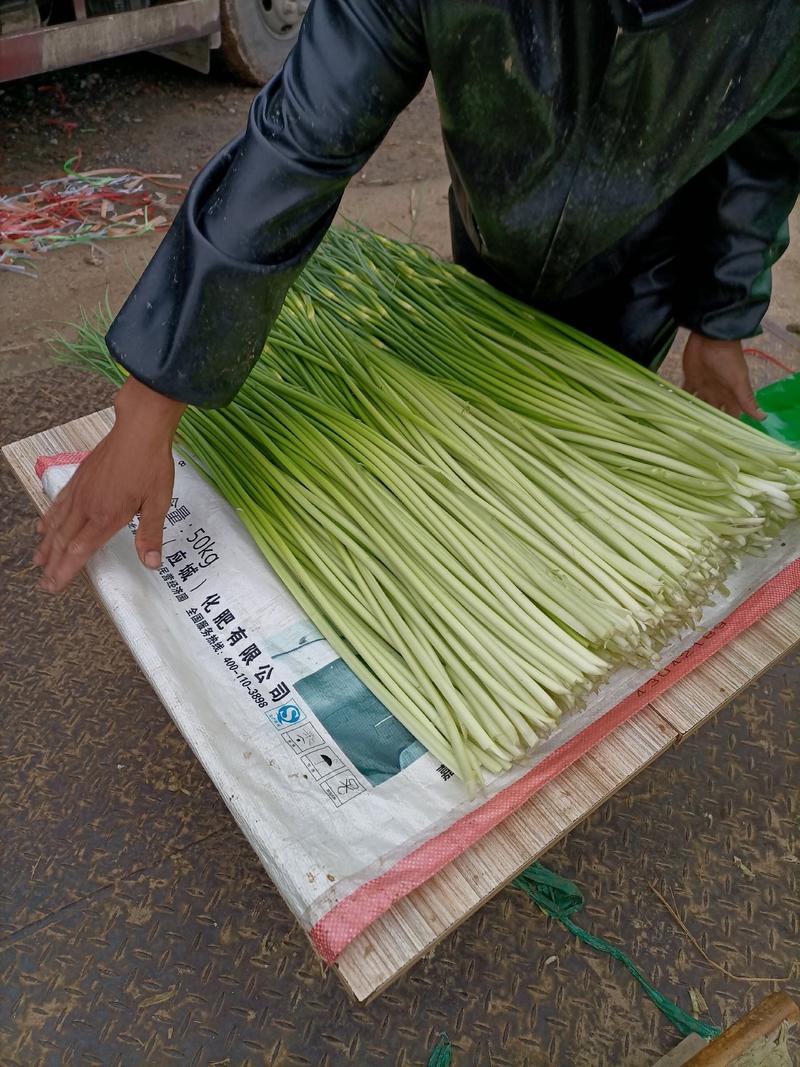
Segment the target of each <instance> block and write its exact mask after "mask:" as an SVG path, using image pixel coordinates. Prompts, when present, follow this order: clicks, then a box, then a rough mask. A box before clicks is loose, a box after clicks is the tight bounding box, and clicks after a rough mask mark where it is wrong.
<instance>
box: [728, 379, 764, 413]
mask: <svg viewBox="0 0 800 1067" xmlns="http://www.w3.org/2000/svg"><path fill="white" fill-rule="evenodd" d="M735 396H736V400H737V401H738V403H739V406H740V407H741V409H742V411H743V412H744V413H745V415H749V416H750V418H751V419H758V421H759V422H760V421H761V420H762V419H765V418H766V417H767V416H766V413H765V412H763V411H762V410H761V408H760V407H759V406H758V401H757V400H756V397H755V393H754V392H753V387H752V385H751V384H750V379H749V377H748V376H745V379H744V381H742V382H738V383H737V387H736V389H735Z"/></svg>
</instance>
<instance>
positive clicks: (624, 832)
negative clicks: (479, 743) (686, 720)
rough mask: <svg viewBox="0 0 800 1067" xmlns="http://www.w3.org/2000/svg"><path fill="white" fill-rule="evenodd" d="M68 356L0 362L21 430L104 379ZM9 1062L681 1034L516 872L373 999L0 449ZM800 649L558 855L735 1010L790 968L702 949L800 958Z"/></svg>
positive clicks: (668, 967)
mask: <svg viewBox="0 0 800 1067" xmlns="http://www.w3.org/2000/svg"><path fill="white" fill-rule="evenodd" d="M107 398H108V393H107V391H106V389H105V386H103V385H101V384H99V383H96V382H93V381H89V380H87V379H86V378H85V377H84V376H82V375H80V374H78V373H77V372H72V371H69V370H65V369H60V370H57V371H55V372H54V373H53V374H51V375H49V376H48V377H47V379H46V380H45V379H44V378H42V379H40V378H38V377H35V376H33V375H31V376H24V377H20V378H17V379H14V380H13V381H11V382H10V383H6V384H5V386H4V395H3V398H2V401H0V404H2V409H1V410H2V417H3V437H4V439H6V440H12V439H14V438H17V437H21V436H23V435H25V434H28V433H33V432H35V431H37V430H40V429H43V428H45V427H46V426H49V425H53V424H54V423H56V422H60V421H64V420H65V419H67V418H70V417H74V416H75V415H77V414H82V413H84V412H87V411H90V410H94V409H95V408H97V407H99V406H101V405H102V404H103V403H105V402H106V401H107ZM0 492H2V501H3V504H2V515H0V521H1V522H2V531H1V532H0V534H1V536H2V543H1V544H0V552H2V565H3V571H4V576H3V579H2V588H0V615H1V618H2V627H1V629H0V643H2V677H0V701H1V702H2V703H1V706H2V714H3V723H4V729H3V735H2V742H1V744H2V752H1V753H0V768H1V770H2V785H1V786H0V796H1V798H2V831H1V832H2V841H1V842H0V855H1V856H2V860H1V861H0V862H1V863H2V884H0V922H1V923H2V926H1V927H0V1063H2V1064H3V1065H8V1067H17V1065H19V1067H33V1065H40V1064H41V1065H45V1067H56V1065H59V1067H61V1065H64V1067H73V1065H74V1067H77V1065H79V1064H80V1065H89V1067H123V1065H124V1067H128V1065H132V1067H133V1065H135V1067H138V1065H142V1064H146V1065H162V1064H163V1065H165V1067H168V1065H170V1064H176V1065H178V1064H180V1065H184V1064H185V1065H190V1064H191V1065H196V1067H201V1065H209V1067H210V1065H219V1067H222V1065H223V1064H224V1065H226V1067H264V1065H270V1067H335V1065H338V1064H358V1065H359V1067H379V1065H380V1067H390V1065H391V1067H412V1065H417V1064H424V1063H425V1062H426V1057H427V1052H428V1050H429V1048H430V1047H431V1045H432V1043H433V1039H434V1037H435V1035H436V1034H437V1033H438V1031H440V1030H442V1029H445V1030H447V1031H448V1033H449V1034H450V1035H451V1037H452V1039H453V1041H454V1053H455V1054H454V1067H543V1065H558V1067H562V1065H564V1067H646V1065H649V1064H650V1063H651V1062H652V1061H653V1060H654V1059H655V1058H656V1057H657V1054H659V1053H663V1052H665V1051H666V1050H668V1049H669V1048H670V1047H672V1046H673V1045H675V1044H677V1041H678V1036H677V1035H676V1034H675V1033H674V1031H673V1030H672V1029H671V1028H670V1027H669V1026H668V1025H667V1024H666V1023H664V1021H663V1020H662V1017H661V1016H660V1015H659V1014H658V1012H657V1011H656V1010H655V1009H654V1008H653V1007H652V1005H651V1004H650V1003H649V1001H647V1000H646V999H645V998H644V997H643V995H642V994H641V993H640V991H639V989H638V987H637V986H636V985H635V984H634V982H633V980H632V979H631V978H630V977H629V975H628V974H627V972H625V971H623V970H622V969H621V968H620V967H619V966H618V965H616V964H614V963H612V962H611V961H609V960H607V959H606V958H603V957H599V956H597V955H595V954H594V953H592V952H591V951H590V950H587V949H584V948H583V947H581V946H579V945H577V944H576V943H574V941H573V939H571V938H570V937H569V936H568V935H567V934H566V933H565V932H564V931H563V929H561V928H560V927H559V926H557V925H553V924H552V923H551V922H550V921H548V920H546V919H544V918H543V917H542V916H541V915H540V914H538V913H536V912H534V910H533V908H532V907H531V906H530V905H529V904H528V903H527V902H526V900H525V899H524V898H523V897H522V895H521V894H520V893H517V892H514V891H510V890H508V891H505V892H503V893H501V894H499V896H498V897H497V898H495V900H493V901H492V902H491V903H490V904H488V905H487V906H486V907H485V908H483V909H482V910H481V911H480V912H479V913H478V914H477V915H476V916H474V917H473V918H472V919H470V920H469V921H467V922H466V923H465V924H464V925H463V926H462V927H461V928H460V930H459V931H457V933H456V934H455V935H454V936H452V937H450V938H448V939H447V940H446V941H445V942H444V943H443V944H442V945H440V946H439V947H438V948H437V949H436V950H435V951H434V952H433V953H432V954H431V956H430V957H429V958H428V959H426V960H424V961H422V962H421V963H420V964H418V965H417V966H416V967H415V968H414V969H413V970H412V971H411V972H410V973H409V974H408V975H407V976H406V977H404V978H402V979H400V980H399V981H398V983H397V984H396V985H395V986H394V987H393V988H392V989H390V991H389V992H388V993H387V994H385V995H384V996H383V997H381V998H379V999H378V1000H377V1001H375V1002H374V1003H373V1004H370V1005H368V1006H366V1007H356V1006H354V1005H353V1004H352V1003H351V1002H350V1000H349V999H348V997H347V995H346V994H345V992H344V991H343V989H342V988H341V986H340V985H339V983H338V981H337V979H336V977H335V975H334V974H332V973H330V972H325V971H324V970H323V968H322V967H321V965H320V964H319V963H318V962H317V960H316V958H315V956H314V954H313V953H312V951H311V949H310V947H309V945H308V943H307V941H306V939H305V937H304V936H303V934H301V933H300V931H299V930H298V928H297V927H296V926H295V924H294V922H293V920H292V918H291V916H290V914H289V912H288V910H287V909H286V908H285V906H284V905H283V903H282V902H281V900H280V897H279V896H278V895H277V893H276V891H275V890H274V889H273V888H272V885H271V884H270V882H269V880H268V879H267V877H266V875H265V874H264V873H263V871H262V870H261V868H260V866H259V865H258V863H257V862H256V860H255V857H254V856H253V854H252V853H251V851H250V849H249V846H248V845H247V843H246V841H245V840H244V838H243V837H242V836H241V834H240V833H239V831H238V830H237V828H236V826H235V824H234V823H233V821H232V819H231V818H230V817H229V815H228V814H227V811H226V809H225V808H224V806H223V804H222V802H221V800H220V799H219V798H218V796H217V794H216V792H215V790H214V789H213V787H212V786H211V785H210V783H209V782H208V781H207V779H206V778H205V776H204V774H203V772H202V771H201V770H200V768H199V765H198V764H197V763H196V761H195V760H194V758H193V756H192V755H191V753H190V751H189V750H188V748H187V746H186V745H185V743H184V742H183V740H182V739H181V738H180V736H179V734H178V732H177V730H176V729H175V728H174V727H173V726H172V724H171V722H170V721H169V719H168V717H167V715H166V712H165V711H164V710H163V709H162V707H161V705H160V704H159V702H158V701H157V700H156V698H155V696H154V695H153V693H152V692H151V690H150V688H149V687H148V686H147V684H146V683H145V682H144V681H143V679H142V678H141V676H140V675H139V672H138V670H137V668H136V666H135V664H134V662H133V660H132V658H131V656H130V655H129V653H128V652H127V650H126V649H125V648H124V646H123V645H122V642H121V641H120V639H119V638H118V637H117V635H116V633H115V631H114V630H113V629H112V627H111V625H110V623H109V622H108V621H107V620H106V619H105V617H104V615H103V614H102V612H101V611H100V609H99V608H98V607H97V606H96V605H95V603H94V601H93V600H92V598H91V597H90V595H89V593H88V592H87V591H86V590H85V589H84V588H76V589H75V590H73V591H72V592H71V593H70V594H69V595H68V596H66V597H64V598H61V599H48V598H45V597H43V596H42V595H40V594H38V593H37V592H36V591H35V588H34V580H33V575H32V571H31V569H30V568H29V566H28V562H27V561H28V558H29V555H30V551H31V531H32V526H33V522H34V516H33V512H32V509H31V507H30V506H29V505H28V503H27V501H26V500H25V498H24V497H23V494H22V493H21V491H19V490H18V489H17V487H16V484H15V483H14V482H13V479H12V477H11V475H10V473H9V472H8V470H7V469H6V468H5V467H3V469H2V471H0ZM799 706H800V660H799V659H798V657H797V655H796V654H795V655H794V656H793V657H789V658H788V659H786V660H785V661H783V662H782V663H781V664H779V665H778V666H777V667H776V668H775V669H773V670H772V671H770V672H769V673H768V674H767V675H766V676H765V677H764V678H762V679H761V680H760V681H759V682H758V683H757V684H755V685H753V686H752V687H751V688H750V689H749V690H748V691H747V692H745V693H744V694H743V695H742V696H741V697H740V698H739V699H738V700H737V701H736V702H735V704H734V705H733V707H732V708H730V709H727V710H726V711H725V712H723V713H721V714H720V715H719V716H718V717H717V718H716V720H715V721H713V722H712V723H710V724H708V725H707V726H706V727H705V728H703V729H702V730H701V731H700V732H699V734H697V735H696V736H695V737H693V738H690V739H688V740H687V741H686V742H685V743H684V744H683V745H681V746H680V747H679V748H678V749H676V750H674V751H672V752H670V753H668V754H667V755H666V756H664V757H663V758H662V759H660V760H659V761H658V762H657V763H656V764H655V765H654V766H653V767H651V768H650V769H649V770H648V771H646V772H645V773H643V774H642V775H641V776H640V777H639V778H638V779H637V780H635V781H634V782H633V783H632V784H631V785H630V786H629V787H628V788H627V789H626V790H624V791H623V792H622V793H620V794H619V795H618V796H617V797H616V798H615V799H614V800H613V801H612V802H611V803H609V804H607V805H605V807H603V808H602V809H601V810H600V811H598V812H597V813H596V814H595V815H594V816H593V817H592V818H591V819H589V820H588V821H587V822H586V823H584V824H583V825H582V826H580V827H579V828H578V829H577V830H575V831H574V832H573V833H572V834H571V835H570V836H569V838H568V839H567V840H566V841H564V842H563V843H562V844H561V845H560V846H558V847H557V848H555V849H554V850H553V851H552V852H550V853H549V855H548V856H547V857H546V860H545V862H546V863H547V864H548V866H550V867H552V868H553V869H555V870H557V871H559V872H560V873H562V874H564V875H566V876H567V877H569V878H572V879H574V880H575V881H576V882H577V883H578V884H579V885H580V887H581V888H582V890H583V891H584V894H585V896H586V899H587V908H586V910H585V911H584V913H583V915H582V916H581V917H580V920H581V921H583V922H584V923H585V925H587V926H588V927H589V929H591V930H592V931H594V932H596V933H598V934H601V935H603V936H606V937H609V938H610V939H611V940H612V941H614V942H616V943H618V944H619V945H621V946H624V947H625V948H626V950H627V951H629V952H630V953H631V954H632V955H633V956H634V958H635V959H636V961H637V962H638V963H639V965H640V966H641V967H642V968H643V970H644V971H645V973H646V974H648V976H650V977H651V978H652V980H653V981H654V982H655V984H656V985H657V986H658V987H659V988H660V989H661V990H662V991H663V992H664V993H666V994H669V995H672V996H675V997H677V998H678V999H679V1000H680V1002H681V1004H682V1005H683V1006H684V1007H685V1008H687V1009H688V1008H690V1000H689V988H690V987H694V988H696V989H697V990H699V991H700V992H701V993H702V995H703V996H704V998H705V1000H706V1001H707V1003H708V1008H709V1012H710V1016H711V1019H712V1021H713V1022H715V1023H717V1024H721V1025H725V1024H727V1023H729V1022H731V1021H733V1019H735V1018H736V1017H738V1016H740V1015H741V1014H743V1013H744V1011H746V1010H747V1009H749V1008H750V1007H751V1006H753V1004H754V1003H755V1002H756V1001H757V1000H758V999H760V998H761V997H762V996H764V995H766V993H767V992H769V991H771V990H772V989H773V988H782V989H784V990H786V991H787V992H788V993H790V994H792V995H794V996H795V997H798V996H800V972H799V971H798V970H797V969H795V972H794V976H793V977H792V979H791V980H790V981H788V982H785V983H783V984H782V985H780V986H775V985H773V984H772V983H765V982H760V983H755V982H750V981H745V982H738V981H733V980H732V979H730V978H727V977H726V976H725V975H723V974H721V973H719V972H717V971H714V970H712V969H711V968H710V967H709V966H708V965H707V964H705V963H704V962H703V961H702V959H700V958H699V957H698V955H697V953H696V952H695V950H694V949H693V948H692V947H691V946H690V945H689V944H688V942H687V941H686V940H685V938H684V937H683V935H682V934H681V933H680V932H679V931H678V930H677V929H676V927H675V925H674V924H673V921H672V920H671V919H670V917H669V916H668V915H667V914H666V912H665V911H664V910H663V909H662V908H661V906H660V904H659V903H658V902H657V901H656V899H655V897H654V896H653V895H652V893H651V892H650V890H649V889H648V883H649V882H652V881H658V882H659V884H660V885H662V886H663V885H666V886H669V887H672V889H674V892H675V897H676V900H677V902H678V905H679V908H680V911H681V914H682V915H683V917H684V918H685V920H686V922H687V924H688V925H689V927H690V928H691V929H692V930H693V932H694V933H695V934H696V935H697V936H698V937H699V939H700V941H701V942H702V944H703V946H704V948H705V949H706V950H707V951H708V953H709V954H710V955H711V956H712V957H713V958H714V959H717V960H719V961H720V962H721V963H723V964H725V965H726V966H727V967H728V968H729V969H730V970H732V971H734V972H736V973H738V974H745V975H753V976H770V975H783V974H786V972H787V971H788V970H789V969H790V967H791V966H792V965H793V963H794V962H795V961H797V960H798V958H800V888H799V884H800V840H798V839H799V838H800V826H799V824H798V816H799V814H800V790H799V789H798V778H799V777H800V755H799V754H798V749H799V746H798V707H799Z"/></svg>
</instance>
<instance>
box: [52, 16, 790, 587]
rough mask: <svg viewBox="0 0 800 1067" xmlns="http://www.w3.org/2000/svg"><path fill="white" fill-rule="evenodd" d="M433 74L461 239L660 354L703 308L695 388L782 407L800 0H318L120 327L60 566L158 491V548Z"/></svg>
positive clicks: (535, 292)
mask: <svg viewBox="0 0 800 1067" xmlns="http://www.w3.org/2000/svg"><path fill="white" fill-rule="evenodd" d="M428 74H432V76H433V80H434V83H435V86H436V94H437V99H438V102H439V108H440V113H441V123H442V134H443V138H444V144H445V149H446V153H447V160H448V165H449V168H450V173H451V177H452V189H451V197H450V200H451V203H450V211H451V221H452V230H453V251H454V257H455V259H456V260H457V261H458V262H460V263H462V264H463V265H464V266H466V267H468V268H469V269H470V270H472V271H474V272H475V273H476V274H479V275H481V276H482V277H484V278H487V279H488V280H490V281H491V282H492V283H493V284H494V285H496V286H498V287H500V288H502V289H504V290H506V291H507V292H510V293H512V294H513V295H515V296H516V297H518V298H520V299H522V300H524V301H527V302H529V303H531V304H534V305H536V306H538V307H540V308H542V309H544V310H546V311H548V312H550V313H551V314H553V315H555V316H557V317H559V318H562V319H564V320H565V321H567V322H569V323H571V324H573V325H575V326H577V327H579V328H581V329H583V330H585V331H586V332H588V333H590V334H592V335H594V336H596V337H598V338H599V339H601V340H602V341H605V342H606V343H608V344H610V345H612V346H614V347H616V348H617V349H619V350H620V351H622V352H624V353H626V354H627V355H628V356H630V357H631V358H632V359H635V360H637V361H639V362H642V363H645V364H648V365H650V366H651V367H657V366H658V364H659V363H660V361H661V359H662V358H663V357H664V355H665V353H666V352H667V350H668V348H669V347H670V344H671V343H672V341H673V339H674V337H675V333H676V331H677V329H678V327H679V326H684V327H687V328H688V329H689V331H690V334H689V340H688V342H687V344H686V348H685V352H684V372H685V382H686V386H687V387H688V388H689V389H690V390H692V391H693V392H695V393H697V394H698V395H699V396H701V397H703V398H704V399H706V400H708V401H709V402H710V403H713V404H716V405H717V406H719V407H721V408H723V409H725V410H727V411H729V412H730V413H731V414H733V415H739V414H740V413H741V412H742V411H744V412H747V413H749V414H751V415H753V416H756V417H757V416H758V411H757V408H756V403H755V399H754V397H753V393H752V389H751V388H750V383H749V379H748V374H747V368H746V366H745V361H744V357H743V354H742V346H741V339H742V338H745V337H748V336H751V335H752V334H754V333H756V332H757V331H758V329H759V323H760V321H761V319H762V317H763V315H764V313H765V311H766V309H767V306H768V302H769V294H770V268H771V266H772V264H773V263H774V262H775V260H776V259H777V258H778V256H779V255H780V254H781V252H782V251H783V250H784V249H785V247H786V243H787V239H788V238H787V218H788V215H789V213H790V211H791V208H792V205H793V204H794V202H795V200H796V198H797V195H798V191H799V190H800V3H798V2H797V0H725V2H724V3H723V2H721V0H677V2H675V0H673V2H671V3H669V2H665V0H314V3H313V4H312V6H311V9H310V11H309V14H308V15H307V17H306V19H305V21H304V24H303V27H302V29H301V33H300V35H299V39H298V42H297V44H296V46H295V48H294V49H293V51H292V53H291V54H290V56H289V57H288V59H287V61H286V63H285V65H284V68H283V70H282V71H281V72H280V73H279V74H277V75H276V76H275V77H274V78H273V79H272V80H271V81H270V82H269V84H268V85H266V86H265V87H264V89H263V90H262V91H261V92H259V93H258V95H257V96H256V98H255V100H254V102H253V105H252V108H251V111H250V116H249V121H248V124H247V129H246V130H245V132H244V133H243V134H242V135H241V136H239V137H237V138H236V139H235V140H234V141H232V142H231V144H229V145H228V146H227V147H226V148H224V149H223V150H222V151H221V152H220V153H219V154H218V155H217V156H216V157H215V158H214V159H212V160H211V161H210V162H209V163H208V164H207V166H206V167H205V168H204V169H203V170H202V171H201V172H200V174H199V175H198V176H197V178H196V179H195V181H194V183H193V184H192V187H191V189H190V190H189V193H188V195H187V197H186V201H185V203H184V204H183V206H182V208H181V210H180V212H179V213H178V215H177V217H176V219H175V221H174V223H173V225H172V227H171V229H170V230H169V232H168V233H167V235H166V237H165V238H164V241H163V243H162V245H161V246H160V248H159V249H158V251H157V252H156V254H155V256H154V257H153V259H152V261H151V263H150V264H149V266H148V267H147V269H146V270H145V272H144V274H143V276H142V278H141V280H140V281H139V283H138V284H137V285H136V287H135V288H134V290H133V292H132V293H131V295H130V297H129V298H128V300H127V302H126V304H125V306H124V307H123V308H122V310H121V311H120V313H119V315H118V316H117V318H116V320H115V321H114V323H113V324H112V326H111V328H110V330H109V332H108V336H107V344H108V347H109V351H110V352H111V354H112V355H113V356H114V357H115V358H116V359H117V360H118V361H119V362H120V363H121V364H122V365H123V366H125V367H126V368H127V369H128V370H129V371H130V373H131V377H130V378H129V379H128V381H127V382H126V384H125V385H124V386H123V388H122V389H121V390H120V392H119V393H118V395H117V398H116V402H115V406H116V412H117V419H116V425H115V427H114V429H113V430H112V431H111V433H110V434H109V435H108V437H106V438H105V439H104V440H103V441H102V442H101V443H100V445H99V446H98V447H97V448H96V449H95V450H94V452H92V453H91V455H90V456H89V457H88V458H87V459H86V460H85V461H84V462H83V464H82V465H81V466H80V468H79V470H78V472H77V473H76V475H75V477H74V478H73V479H72V481H71V482H70V483H69V485H68V486H67V487H66V488H65V489H64V491H63V492H62V493H61V495H60V496H59V497H58V499H57V500H56V502H55V503H54V505H53V507H52V508H51V510H50V512H49V513H48V515H47V516H46V517H45V519H44V520H43V523H42V525H41V532H42V534H43V540H42V543H41V545H40V547H39V549H38V551H37V553H36V556H35V560H36V562H37V563H39V564H40V565H41V566H42V567H43V568H44V575H43V578H42V584H43V587H44V588H46V589H49V590H53V591H57V590H59V589H61V588H63V587H64V586H65V585H66V584H67V582H68V581H69V580H70V579H71V578H72V577H73V576H74V574H75V573H77V571H78V570H79V569H80V567H82V566H83V564H84V562H85V561H86V559H88V558H89V556H90V555H91V554H92V553H93V552H94V551H95V550H96V549H97V548H98V547H99V546H100V545H102V544H103V543H104V542H105V541H106V540H107V539H108V538H109V537H110V536H111V535H112V534H113V533H114V532H115V531H116V530H118V529H120V528H121V527H122V526H123V525H124V524H125V523H127V522H128V521H129V520H130V519H131V518H132V516H133V515H134V514H135V513H137V512H139V513H140V523H139V527H138V531H137V535H136V547H137V551H138V553H139V556H140V558H141V560H142V562H143V563H144V564H145V565H146V566H148V567H157V566H158V565H159V564H160V558H161V537H162V527H163V523H164V515H165V511H166V509H167V506H168V504H169V500H170V496H171V488H172V478H173V469H172V455H171V444H172V439H173V435H174V432H175V428H176V426H177V423H178V421H179V419H180V415H181V413H182V411H183V409H184V407H185V405H186V404H200V405H209V406H218V405H223V404H225V403H227V402H228V401H229V400H230V399H231V398H232V397H233V396H234V395H235V394H236V391H237V389H238V388H239V386H240V385H241V384H242V382H243V381H244V379H245V378H246V377H247V374H248V372H249V370H250V368H251V367H252V365H253V363H254V362H255V360H256V359H257V358H258V355H259V353H260V352H261V349H262V347H263V344H264V340H265V338H266V336H267V334H268V332H269V328H270V326H271V324H272V322H273V321H274V319H275V317H276V316H277V314H278V312H279V310H280V307H281V304H282V301H283V298H284V296H285V293H286V290H287V288H288V287H289V285H291V283H292V281H293V280H294V279H295V278H296V277H297V275H298V273H299V272H300V271H301V270H302V268H303V265H304V264H305V263H306V261H307V260H308V258H309V256H310V255H311V253H312V252H313V250H314V248H315V247H316V245H317V244H318V242H319V241H320V240H321V238H322V236H323V235H324V233H325V230H326V229H327V227H328V226H329V225H330V224H331V221H332V220H333V217H334V214H335V212H336V209H337V206H338V204H339V201H340V198H341V196H342V193H343V191H344V189H345V186H346V185H347V182H348V181H349V179H350V178H351V177H352V176H353V175H354V174H355V173H356V172H357V171H358V170H359V169H360V168H361V167H362V166H363V165H364V163H365V162H366V160H367V159H368V158H369V156H370V154H371V153H372V152H373V151H374V150H375V148H376V147H377V146H378V144H379V143H380V141H381V139H382V138H383V137H384V135H385V134H386V132H387V130H388V129H389V127H390V125H391V123H392V121H393V120H394V118H395V117H396V116H397V114H398V113H399V112H400V111H401V110H402V109H403V108H404V107H405V106H406V104H408V102H409V101H410V100H411V99H413V97H414V96H415V95H416V93H418V92H419V90H420V88H421V87H422V85H423V83H424V81H425V79H426V77H427V76H428Z"/></svg>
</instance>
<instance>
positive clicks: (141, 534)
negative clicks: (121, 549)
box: [135, 497, 169, 570]
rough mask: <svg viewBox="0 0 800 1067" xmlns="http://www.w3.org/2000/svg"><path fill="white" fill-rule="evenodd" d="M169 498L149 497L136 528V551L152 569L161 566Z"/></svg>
mask: <svg viewBox="0 0 800 1067" xmlns="http://www.w3.org/2000/svg"><path fill="white" fill-rule="evenodd" d="M168 504H169V500H154V499H153V498H152V497H148V498H147V499H146V500H145V502H144V503H143V504H142V510H141V512H140V514H139V526H138V527H137V529H136V539H135V540H136V551H137V553H138V555H139V559H140V560H141V561H142V563H143V564H144V565H145V567H149V568H150V569H151V570H156V569H157V568H158V567H160V566H161V541H162V538H163V536H164V518H165V516H166V514H167V505H168Z"/></svg>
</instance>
